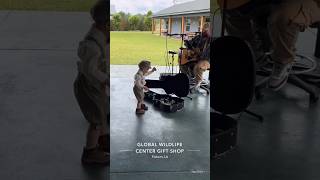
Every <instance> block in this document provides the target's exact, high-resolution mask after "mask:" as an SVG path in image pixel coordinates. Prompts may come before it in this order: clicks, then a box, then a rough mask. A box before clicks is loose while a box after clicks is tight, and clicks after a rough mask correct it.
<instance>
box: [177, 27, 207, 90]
mask: <svg viewBox="0 0 320 180" xmlns="http://www.w3.org/2000/svg"><path fill="white" fill-rule="evenodd" d="M210 42H211V35H210V28H209V25H208V24H205V25H204V27H203V30H202V33H201V35H199V36H196V37H195V38H194V39H193V40H192V42H191V43H190V46H191V47H189V50H188V58H190V63H187V64H185V65H183V66H181V71H182V72H183V73H186V74H187V75H188V76H192V77H194V79H195V86H194V87H193V89H192V92H199V90H200V85H201V83H202V82H203V73H204V72H205V71H206V70H208V69H210V63H209V62H210ZM190 74H191V75H190Z"/></svg>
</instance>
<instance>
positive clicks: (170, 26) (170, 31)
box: [168, 17, 172, 34]
mask: <svg viewBox="0 0 320 180" xmlns="http://www.w3.org/2000/svg"><path fill="white" fill-rule="evenodd" d="M168 28H169V29H168V32H169V34H171V33H172V17H169V27H168Z"/></svg>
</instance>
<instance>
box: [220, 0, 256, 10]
mask: <svg viewBox="0 0 320 180" xmlns="http://www.w3.org/2000/svg"><path fill="white" fill-rule="evenodd" d="M217 1H218V4H219V6H220V8H223V7H224V2H225V1H226V3H227V4H226V7H225V8H226V9H234V8H238V7H240V6H242V5H244V4H246V3H248V2H250V1H251V0H217Z"/></svg>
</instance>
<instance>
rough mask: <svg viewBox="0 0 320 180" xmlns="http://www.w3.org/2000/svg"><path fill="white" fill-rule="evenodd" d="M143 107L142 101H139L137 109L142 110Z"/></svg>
mask: <svg viewBox="0 0 320 180" xmlns="http://www.w3.org/2000/svg"><path fill="white" fill-rule="evenodd" d="M141 105H142V102H141V101H138V103H137V109H141Z"/></svg>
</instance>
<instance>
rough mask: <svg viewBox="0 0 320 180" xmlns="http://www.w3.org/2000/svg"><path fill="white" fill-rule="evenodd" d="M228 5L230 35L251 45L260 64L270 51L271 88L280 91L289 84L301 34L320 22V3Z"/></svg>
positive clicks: (274, 0) (279, 0) (286, 0)
mask: <svg viewBox="0 0 320 180" xmlns="http://www.w3.org/2000/svg"><path fill="white" fill-rule="evenodd" d="M221 1H222V0H219V2H220V7H222V5H223V2H221ZM241 2H244V4H239V3H241ZM227 4H228V5H227V10H226V11H225V13H226V30H227V32H228V34H229V35H232V36H237V37H240V38H242V39H244V40H247V41H248V42H249V43H250V44H251V47H252V48H253V50H254V53H255V56H256V61H257V64H258V65H259V64H260V60H263V59H265V58H264V56H265V52H268V51H270V50H271V58H272V60H273V61H274V64H273V69H272V74H271V77H270V80H269V82H268V87H269V88H271V89H273V90H275V91H276V90H279V89H280V88H281V87H283V85H284V84H285V83H286V82H287V79H288V76H289V72H290V70H291V67H292V64H293V61H294V58H295V44H296V41H297V38H298V34H299V32H302V31H304V30H305V29H306V28H308V27H309V26H310V25H311V24H313V23H315V22H318V21H320V0H242V1H238V0H237V1H236V0H228V1H227ZM236 4H239V6H236ZM262 63H263V62H262Z"/></svg>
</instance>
